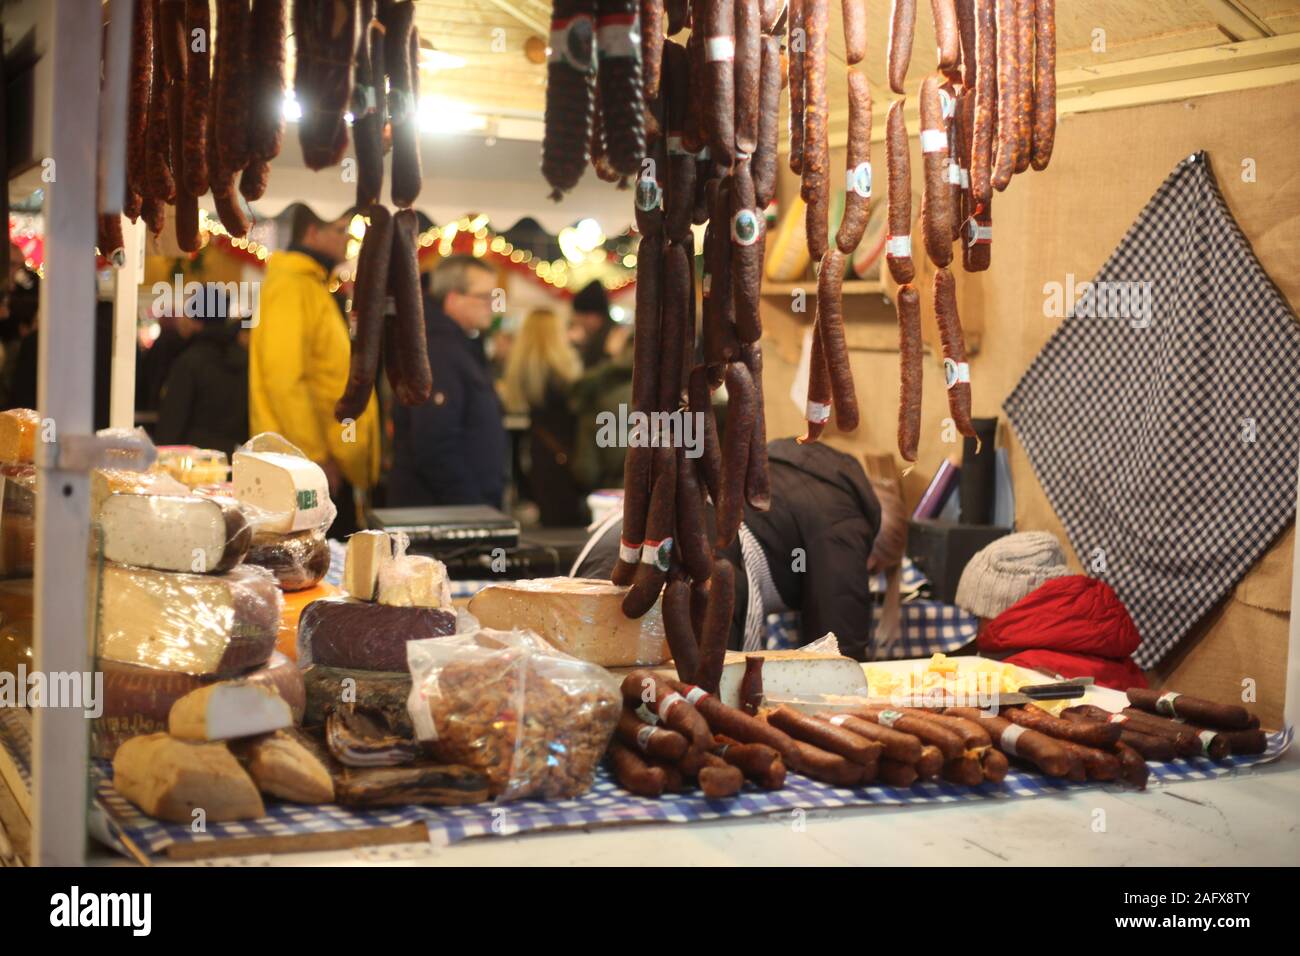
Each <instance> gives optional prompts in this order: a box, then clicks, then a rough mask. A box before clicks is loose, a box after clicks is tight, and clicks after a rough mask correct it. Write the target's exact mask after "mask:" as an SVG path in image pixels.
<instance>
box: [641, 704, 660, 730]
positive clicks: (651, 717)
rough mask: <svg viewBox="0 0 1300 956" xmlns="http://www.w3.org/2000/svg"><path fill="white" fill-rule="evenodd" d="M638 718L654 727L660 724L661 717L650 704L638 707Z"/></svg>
mask: <svg viewBox="0 0 1300 956" xmlns="http://www.w3.org/2000/svg"><path fill="white" fill-rule="evenodd" d="M636 716H637V719H639V720H640V721H641V723H643V724H651V725H654V724H657V723H659V715H658V714H656V713H655V712H654V711H653V710H651V709H650V707H649V705H648V704H642V705H641V706H640V707H638V708H637V709H636Z"/></svg>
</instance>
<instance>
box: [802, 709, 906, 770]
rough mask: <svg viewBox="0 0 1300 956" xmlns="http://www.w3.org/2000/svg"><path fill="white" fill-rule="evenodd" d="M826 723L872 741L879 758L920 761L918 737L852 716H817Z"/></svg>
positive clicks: (904, 761) (903, 761)
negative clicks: (878, 748) (878, 749)
mask: <svg viewBox="0 0 1300 956" xmlns="http://www.w3.org/2000/svg"><path fill="white" fill-rule="evenodd" d="M818 716H819V717H820V719H822V720H825V721H827V722H828V723H832V724H835V725H836V726H838V727H843V728H844V729H845V730H851V731H853V733H855V734H857V735H858V736H859V737H865V738H867V739H868V740H874V741H875V742H876V743H878V744H880V746H881V753H880V755H881V757H882V758H886V759H889V760H897V761H900V762H902V763H909V764H912V763H916V762H917V761H918V760H920V759H921V741H920V738H918V737H913V736H912V735H911V734H905V733H903V732H902V731H901V730H893V729H891V728H889V727H882V726H881V725H880V724H876V723H872V722H871V721H869V720H863V719H862V718H861V717H856V716H854V715H853V714H830V715H825V714H822V715H818Z"/></svg>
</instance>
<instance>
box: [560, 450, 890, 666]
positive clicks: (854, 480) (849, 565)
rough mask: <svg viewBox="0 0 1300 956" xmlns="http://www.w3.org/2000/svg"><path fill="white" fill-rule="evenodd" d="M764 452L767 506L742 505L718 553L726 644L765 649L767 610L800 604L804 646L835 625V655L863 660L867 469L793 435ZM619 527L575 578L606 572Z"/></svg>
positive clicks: (608, 531)
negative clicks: (731, 595) (730, 599)
mask: <svg viewBox="0 0 1300 956" xmlns="http://www.w3.org/2000/svg"><path fill="white" fill-rule="evenodd" d="M767 456H768V462H769V472H770V476H771V482H772V507H771V508H770V509H769V510H768V511H755V510H754V509H753V508H751V507H749V505H745V517H744V524H743V525H742V526H741V530H740V534H739V535H737V538H736V541H735V542H733V543H732V545H731V547H729V548H728V549H726V551H725V552H724V554H725V555H726V557H727V558H728V560H730V561H731V563H732V564H733V565H734V566H735V568H736V598H735V605H734V607H735V610H734V613H733V615H732V627H731V640H730V642H729V647H731V648H732V649H734V650H760V649H762V648H763V647H764V646H765V645H764V631H765V624H766V616H767V615H768V614H770V613H773V612H776V611H783V610H797V611H799V614H800V622H799V638H800V643H801V644H808V643H811V642H812V641H815V640H817V639H818V638H820V637H823V636H825V634H826V633H827V632H828V631H834V632H835V636H836V637H837V638H838V639H839V646H840V651H841V653H843V654H846V655H848V656H849V657H852V658H854V659H856V660H860V661H865V660H869V659H870V658H871V607H872V599H871V590H870V586H869V576H868V572H867V559H868V558H869V557H870V555H871V547H872V543H873V542H874V541H875V538H876V534H877V532H878V531H879V530H880V503H879V501H878V500H877V499H876V495H875V492H873V491H872V489H871V484H870V482H869V481H868V480H867V476H866V472H864V471H863V470H862V466H861V465H860V464H858V462H857V460H856V459H854V458H853V457H852V456H850V455H846V454H844V453H843V452H839V451H836V450H835V449H833V448H830V447H828V446H826V445H822V444H819V443H813V444H808V445H800V444H799V443H798V442H796V441H795V440H794V439H793V438H781V439H777V440H776V441H773V442H769V443H768V446H767ZM622 527H623V523H622V520H621V516H619V515H612V516H611V517H610V518H609V519H607V520H606V521H605V522H603V523H602V525H601V526H600V527H598V528H597V529H596V531H595V532H594V533H593V535H592V538H591V539H590V540H589V541H588V542H587V545H586V547H585V548H584V549H583V553H582V554H581V555H580V556H579V558H578V561H577V562H576V563H575V565H574V568H573V572H572V575H573V576H574V577H584V578H602V579H607V578H609V576H610V572H611V571H612V570H613V568H614V562H615V560H616V559H617V557H618V542H619V535H620V534H621V533H622ZM709 537H710V540H712V537H713V535H712V530H711V529H710V534H709Z"/></svg>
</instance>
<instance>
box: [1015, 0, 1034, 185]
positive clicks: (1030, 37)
mask: <svg viewBox="0 0 1300 956" xmlns="http://www.w3.org/2000/svg"><path fill="white" fill-rule="evenodd" d="M1016 96H1017V100H1016V104H1017V105H1016V113H1017V117H1016V151H1015V156H1016V166H1015V170H1016V172H1018V173H1023V172H1024V171H1025V170H1026V169H1028V168H1029V159H1030V157H1031V156H1032V155H1033V151H1034V148H1033V141H1032V140H1033V125H1034V0H1016Z"/></svg>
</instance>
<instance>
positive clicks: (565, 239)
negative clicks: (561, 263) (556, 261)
mask: <svg viewBox="0 0 1300 956" xmlns="http://www.w3.org/2000/svg"><path fill="white" fill-rule="evenodd" d="M556 241H557V242H559V244H560V251H561V252H563V253H564V258H566V259H568V260H569V261H570V262H572V263H574V264H575V265H576V264H578V263H579V262H582V260H584V259H586V258H587V254H586V251H585V250H584V249H583V248H582V246H581V245H579V242H578V230H576V229H574V228H573V227H572V226H565V227H564V228H563V229H561V230H560V234H559V235H558V236H557V237H556Z"/></svg>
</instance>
